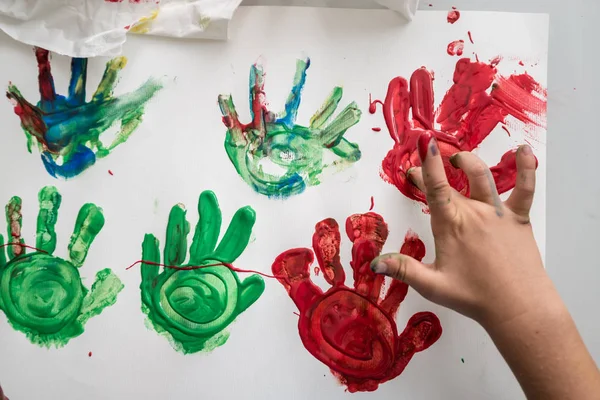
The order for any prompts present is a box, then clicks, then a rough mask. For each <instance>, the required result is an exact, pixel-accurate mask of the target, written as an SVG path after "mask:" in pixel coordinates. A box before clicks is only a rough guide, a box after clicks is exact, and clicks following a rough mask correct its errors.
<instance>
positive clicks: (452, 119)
mask: <svg viewBox="0 0 600 400" xmlns="http://www.w3.org/2000/svg"><path fill="white" fill-rule="evenodd" d="M453 81H454V84H453V85H452V86H451V87H450V89H449V90H448V92H447V93H446V95H445V96H444V98H443V100H442V102H441V104H440V106H439V108H438V109H437V110H435V108H434V93H433V76H432V75H431V74H430V73H429V72H428V71H427V70H426V69H425V68H419V69H418V70H416V71H415V72H414V73H413V75H412V76H411V78H410V82H409V81H407V80H406V79H405V78H403V77H396V78H394V79H392V80H391V81H390V83H389V85H388V92H387V95H386V98H385V101H384V106H383V116H384V119H385V122H386V126H387V129H388V131H389V133H390V136H391V138H392V140H393V141H394V147H393V148H392V149H391V150H390V151H389V152H388V154H387V155H386V157H385V158H384V160H383V162H382V174H381V176H382V178H383V179H384V180H385V181H386V182H389V183H391V184H393V185H394V186H396V187H397V188H398V190H399V191H400V192H401V193H403V194H404V195H405V196H406V197H408V198H410V199H413V200H417V201H420V202H422V203H426V198H425V194H424V193H423V192H421V191H420V190H419V189H418V188H417V187H415V186H414V185H413V184H411V183H410V182H409V181H408V179H407V177H406V171H408V170H409V169H410V168H411V167H415V166H420V165H421V156H420V155H419V152H421V153H422V155H424V154H426V151H427V146H426V144H424V145H422V146H418V141H419V137H421V135H422V134H424V133H426V134H427V135H432V136H433V137H434V138H435V139H436V140H437V146H438V149H439V151H440V153H441V156H442V161H443V163H444V167H445V170H446V175H447V177H448V182H449V183H450V185H451V186H452V187H453V188H454V189H456V190H457V191H458V192H459V193H461V194H463V195H465V196H469V195H470V190H469V182H468V180H467V177H466V176H465V174H464V173H463V172H462V171H461V170H458V169H456V168H454V167H452V165H451V164H450V161H449V159H450V156H452V155H453V154H455V153H457V152H459V151H472V150H474V149H475V148H477V147H478V146H479V145H480V144H481V142H483V140H485V138H486V137H487V136H488V135H489V134H490V133H491V132H492V131H493V130H494V128H495V127H496V126H497V125H498V124H500V123H504V120H505V118H506V117H507V116H508V115H511V116H513V117H514V118H517V119H519V120H520V121H522V122H523V123H525V124H527V125H532V126H533V125H535V126H539V127H545V115H546V97H547V93H546V90H545V89H544V88H542V87H541V86H540V85H539V84H538V83H537V82H536V81H535V80H534V79H533V78H532V77H531V76H529V75H527V74H522V75H511V76H509V77H503V76H498V75H497V70H496V68H495V67H494V66H493V65H491V64H486V63H481V62H472V61H471V60H469V59H467V58H463V59H461V60H459V61H458V62H457V63H456V67H455V71H454V77H453ZM410 116H412V118H410ZM422 140H425V139H422ZM428 143H429V142H428ZM515 151H516V149H512V150H509V151H508V152H507V153H506V154H504V156H503V157H502V159H501V161H500V163H499V164H498V165H496V166H494V167H492V168H491V171H492V175H493V176H494V179H495V182H496V185H497V187H498V192H499V193H504V192H506V191H508V190H510V189H512V188H513V187H514V184H515V179H516V164H515V158H514V155H515Z"/></svg>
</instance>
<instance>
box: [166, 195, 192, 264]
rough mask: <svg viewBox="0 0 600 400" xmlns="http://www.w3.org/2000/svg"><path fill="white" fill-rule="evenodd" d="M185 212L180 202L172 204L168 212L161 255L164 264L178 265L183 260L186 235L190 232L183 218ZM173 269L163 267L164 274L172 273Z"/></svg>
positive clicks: (185, 250) (188, 225)
mask: <svg viewBox="0 0 600 400" xmlns="http://www.w3.org/2000/svg"><path fill="white" fill-rule="evenodd" d="M185 213H186V211H185V209H184V208H183V206H182V205H180V204H177V205H175V206H173V208H172V209H171V212H170V213H169V222H168V224H167V237H166V240H165V251H164V257H163V259H164V263H165V264H166V265H172V266H179V265H181V264H183V262H184V261H185V256H186V252H187V235H188V233H189V232H190V224H189V222H187V220H186V219H185ZM174 271H175V270H174V269H172V268H167V269H165V273H166V274H172V273H174Z"/></svg>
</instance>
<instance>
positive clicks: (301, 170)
mask: <svg viewBox="0 0 600 400" xmlns="http://www.w3.org/2000/svg"><path fill="white" fill-rule="evenodd" d="M308 66H309V64H308V62H307V61H306V60H299V61H298V63H297V65H296V74H295V77H294V81H293V87H292V90H291V93H290V95H289V97H288V99H287V102H286V107H285V111H283V112H281V113H279V114H277V115H275V114H274V113H272V112H270V111H269V110H268V109H267V104H266V101H265V94H264V89H263V84H264V72H263V70H262V67H261V66H260V65H254V66H253V67H252V69H251V73H250V74H251V75H250V98H251V111H252V114H253V121H252V122H251V123H250V124H247V125H245V124H241V123H240V121H239V118H238V114H237V111H236V108H235V105H234V103H233V100H232V98H231V96H229V95H221V96H219V106H220V108H221V112H222V114H223V116H224V118H223V121H224V123H225V125H226V126H227V133H226V136H225V150H226V152H227V155H228V156H229V159H230V160H231V162H232V164H233V165H234V167H235V169H236V171H237V173H238V174H239V175H240V176H241V177H242V179H243V180H244V181H245V182H246V183H248V184H249V185H250V186H251V187H252V188H253V189H254V190H255V191H257V192H258V193H260V194H264V195H267V196H272V197H287V196H291V195H295V194H299V193H301V192H302V191H304V189H305V188H306V186H313V185H318V184H319V183H320V181H319V175H320V174H321V173H322V172H323V170H324V169H325V168H327V167H330V166H332V165H336V166H338V167H344V166H347V165H350V164H352V163H354V162H356V161H358V160H359V159H360V157H361V152H360V149H359V147H358V145H356V144H354V143H351V142H349V141H347V140H346V139H344V135H345V134H346V131H347V130H348V129H349V128H350V127H352V126H354V125H355V124H357V123H358V122H359V121H360V117H361V111H360V109H359V108H358V105H357V104H356V102H352V103H350V104H349V105H348V106H346V108H344V109H343V110H342V111H341V112H340V113H339V114H338V115H337V116H336V117H335V118H333V120H331V119H332V117H333V114H334V113H335V111H336V109H337V107H338V105H339V102H340V100H341V98H342V94H343V89H342V88H341V87H335V88H334V89H333V91H332V92H331V94H330V95H329V96H328V97H327V99H326V100H325V102H324V103H323V105H322V106H321V108H320V109H319V110H317V112H316V113H315V114H314V115H313V116H312V118H311V119H310V125H309V126H308V127H306V126H302V125H296V124H295V120H296V116H297V112H298V107H299V105H300V97H301V91H302V87H303V85H304V83H305V80H306V70H307V68H308ZM328 150H329V151H332V152H333V153H334V154H335V155H336V156H338V157H339V158H340V159H339V160H336V161H334V162H332V163H328V162H327V161H325V160H324V154H326V153H327V151H328Z"/></svg>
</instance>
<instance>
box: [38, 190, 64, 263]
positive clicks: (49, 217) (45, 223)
mask: <svg viewBox="0 0 600 400" xmlns="http://www.w3.org/2000/svg"><path fill="white" fill-rule="evenodd" d="M38 199H39V201H40V211H39V214H38V218H37V233H36V241H35V247H37V248H38V249H39V250H42V251H45V252H46V253H49V254H52V253H54V249H56V231H55V230H54V226H55V225H56V219H57V217H58V208H59V207H60V203H61V199H62V197H61V195H60V193H58V190H56V188H55V187H54V186H46V187H44V188H42V190H40V193H39V194H38Z"/></svg>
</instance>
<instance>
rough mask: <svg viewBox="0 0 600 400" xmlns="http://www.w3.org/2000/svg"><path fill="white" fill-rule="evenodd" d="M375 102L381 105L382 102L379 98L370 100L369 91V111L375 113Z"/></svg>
mask: <svg viewBox="0 0 600 400" xmlns="http://www.w3.org/2000/svg"><path fill="white" fill-rule="evenodd" d="M377 104H381V105H382V106H383V102H382V101H381V100H371V93H369V113H370V114H375V113H376V112H377Z"/></svg>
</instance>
